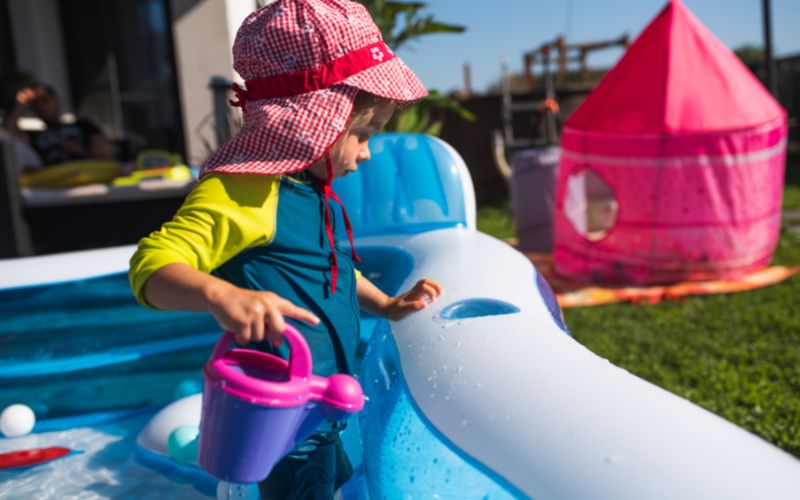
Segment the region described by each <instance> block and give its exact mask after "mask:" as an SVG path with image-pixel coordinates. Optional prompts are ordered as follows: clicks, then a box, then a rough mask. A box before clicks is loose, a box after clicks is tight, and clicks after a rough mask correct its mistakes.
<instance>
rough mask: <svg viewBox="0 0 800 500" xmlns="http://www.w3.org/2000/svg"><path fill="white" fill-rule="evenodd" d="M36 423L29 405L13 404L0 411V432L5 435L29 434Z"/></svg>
mask: <svg viewBox="0 0 800 500" xmlns="http://www.w3.org/2000/svg"><path fill="white" fill-rule="evenodd" d="M34 424H36V415H34V414H33V410H31V409H30V407H28V406H25V405H22V404H15V405H11V406H9V407H7V408H6V409H5V410H3V413H0V432H2V433H3V435H4V436H6V437H17V436H24V435H25V434H29V433H30V432H31V431H32V430H33V426H34Z"/></svg>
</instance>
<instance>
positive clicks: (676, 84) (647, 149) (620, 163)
mask: <svg viewBox="0 0 800 500" xmlns="http://www.w3.org/2000/svg"><path fill="white" fill-rule="evenodd" d="M786 134H787V130H786V112H785V111H784V110H783V108H781V106H780V105H779V104H778V103H777V102H776V101H775V99H774V98H773V97H772V96H771V95H770V93H769V92H767V90H766V89H765V88H764V87H763V86H762V85H761V84H760V83H759V81H758V80H757V79H756V78H755V77H754V76H753V74H752V73H751V72H750V71H749V70H748V69H747V67H745V66H744V65H743V64H742V63H741V62H740V61H739V59H738V58H737V57H736V55H735V54H733V53H732V52H731V51H730V50H729V49H728V48H727V47H725V46H724V45H723V44H722V43H721V42H720V41H719V40H718V39H717V38H715V37H714V35H713V34H712V33H711V32H709V31H708V29H706V28H705V27H704V26H703V25H702V24H701V23H700V21H698V20H697V18H695V17H694V15H692V13H691V12H690V11H689V10H688V9H687V8H686V6H685V5H683V3H682V2H680V1H679V0H674V1H671V2H670V3H669V4H668V5H667V6H666V7H665V8H664V10H663V11H662V12H661V13H660V14H659V15H658V16H657V17H656V18H655V19H654V20H653V21H652V22H651V23H650V25H649V26H648V27H647V28H646V29H645V30H644V31H643V32H642V34H641V35H640V36H639V38H638V39H637V40H636V42H635V43H634V44H632V45H631V46H630V48H628V50H627V52H626V53H625V55H624V56H623V57H622V59H621V60H620V61H619V63H618V64H617V65H616V66H615V67H614V68H613V69H612V70H611V71H610V72H609V73H608V74H607V75H606V77H605V78H604V79H603V80H602V81H601V82H600V84H599V85H598V86H597V88H596V89H595V90H594V91H593V92H592V93H591V94H590V95H589V96H588V97H587V98H586V100H585V101H584V103H583V104H582V105H581V106H580V107H579V108H578V109H577V110H576V111H575V112H574V113H573V115H572V116H570V118H569V119H568V120H567V121H566V123H565V128H564V134H563V139H562V148H563V151H562V158H561V163H560V169H559V176H558V181H557V187H556V207H557V214H556V230H555V231H556V234H555V248H554V260H555V266H556V270H557V272H558V273H559V274H562V275H565V276H569V277H574V278H580V279H587V278H589V279H592V280H594V281H599V282H612V283H630V284H654V283H668V282H676V281H681V280H706V279H716V278H733V277H736V276H739V275H742V274H744V273H747V272H749V271H752V270H755V269H758V268H760V267H762V266H765V265H767V264H768V263H769V261H770V258H771V256H772V252H773V250H774V249H775V245H776V242H777V238H778V232H779V228H780V209H781V196H782V192H783V173H784V162H785V154H786Z"/></svg>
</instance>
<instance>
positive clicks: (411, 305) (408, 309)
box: [356, 276, 444, 321]
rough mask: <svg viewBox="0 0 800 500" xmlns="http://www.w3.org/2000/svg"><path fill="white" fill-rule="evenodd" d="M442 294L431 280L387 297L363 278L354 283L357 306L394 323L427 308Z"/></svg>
mask: <svg viewBox="0 0 800 500" xmlns="http://www.w3.org/2000/svg"><path fill="white" fill-rule="evenodd" d="M443 293H444V288H443V287H442V285H440V284H439V283H438V282H436V281H434V280H431V279H427V278H424V279H421V280H419V281H418V282H417V283H416V284H415V285H414V286H413V287H411V290H409V291H407V292H405V293H401V294H400V295H398V296H396V297H389V296H388V295H386V294H385V293H383V292H382V291H381V290H380V289H379V288H378V287H376V286H375V285H373V284H372V282H371V281H370V280H368V279H367V278H365V277H364V276H359V277H358V280H357V281H356V295H357V296H358V303H359V305H360V306H361V307H362V308H364V309H366V310H367V311H369V312H371V313H373V314H376V315H378V316H381V317H384V318H388V319H391V320H394V321H397V320H400V319H403V318H405V317H406V316H408V315H409V314H411V313H414V312H417V311H419V310H421V309H425V308H426V307H428V304H429V303H430V302H433V301H434V300H436V298H437V297H438V296H439V295H441V294H443Z"/></svg>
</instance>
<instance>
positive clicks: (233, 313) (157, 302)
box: [143, 262, 319, 346]
mask: <svg viewBox="0 0 800 500" xmlns="http://www.w3.org/2000/svg"><path fill="white" fill-rule="evenodd" d="M143 295H144V298H145V299H146V300H147V302H148V303H149V304H151V305H153V306H155V307H157V308H159V309H168V310H173V311H208V312H210V313H211V314H212V315H213V316H214V319H216V320H217V323H219V325H220V326H221V327H222V328H223V329H225V330H228V331H231V332H233V333H234V334H235V335H236V342H238V343H239V344H241V345H244V344H247V343H248V342H251V341H253V342H260V341H261V340H263V339H264V338H266V339H267V340H269V341H270V342H271V343H272V344H274V345H276V346H279V345H280V344H281V342H282V341H283V336H282V335H281V333H280V332H283V330H284V328H285V327H286V323H285V322H284V319H283V317H284V316H288V317H289V318H293V319H297V320H302V321H306V322H308V323H311V324H313V325H316V324H317V323H319V318H317V317H316V316H315V315H314V314H312V313H311V312H309V311H307V310H305V309H303V308H300V307H297V306H296V305H294V304H292V303H291V302H289V301H288V300H286V299H284V298H282V297H280V296H278V295H276V294H274V293H272V292H261V291H253V290H246V289H244V288H239V287H237V286H234V285H232V284H230V283H228V282H227V281H225V280H221V279H219V278H216V277H214V276H212V275H210V274H206V273H204V272H202V271H198V270H197V269H195V268H193V267H192V266H190V265H188V264H184V263H180V262H174V263H171V264H167V265H165V266H164V267H161V268H160V269H158V270H157V271H156V272H154V273H153V274H152V275H151V276H150V278H149V279H148V280H147V282H146V283H145V285H144V290H143Z"/></svg>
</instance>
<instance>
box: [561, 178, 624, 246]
mask: <svg viewBox="0 0 800 500" xmlns="http://www.w3.org/2000/svg"><path fill="white" fill-rule="evenodd" d="M618 212H619V203H618V202H617V198H616V196H614V191H613V190H612V189H611V186H609V185H608V184H607V183H606V182H605V181H604V180H603V179H602V178H601V177H600V176H599V175H597V174H596V173H594V172H592V171H591V170H581V171H579V172H576V173H574V174H572V175H570V176H569V178H568V179H567V195H566V197H565V199H564V215H565V216H566V217H567V220H569V222H570V223H571V224H572V227H573V228H574V229H575V231H577V232H578V234H580V235H581V236H583V237H585V238H586V239H588V240H589V241H599V240H601V239H603V238H605V237H606V236H607V235H608V233H609V232H610V231H611V230H612V229H613V228H614V225H615V224H616V222H617V214H618Z"/></svg>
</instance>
